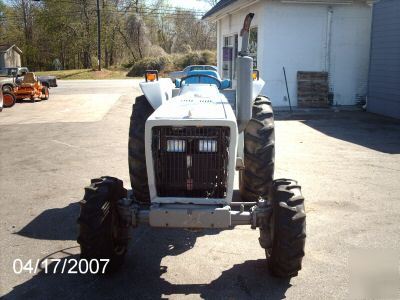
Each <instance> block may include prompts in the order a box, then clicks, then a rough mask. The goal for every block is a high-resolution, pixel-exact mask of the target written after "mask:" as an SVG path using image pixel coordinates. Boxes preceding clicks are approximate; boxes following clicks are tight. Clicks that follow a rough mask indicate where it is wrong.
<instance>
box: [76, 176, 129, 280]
mask: <svg viewBox="0 0 400 300" xmlns="http://www.w3.org/2000/svg"><path fill="white" fill-rule="evenodd" d="M126 196H127V191H126V189H124V187H123V184H122V181H121V180H119V179H117V178H114V177H108V176H104V177H101V178H96V179H92V181H91V185H90V186H88V187H86V188H85V195H84V197H83V200H81V201H80V207H81V212H80V216H79V218H78V224H79V236H78V243H79V244H80V248H81V258H82V259H87V260H92V259H95V260H98V262H99V264H100V268H99V272H102V270H103V267H104V269H105V273H110V272H113V271H116V270H117V269H118V268H119V267H120V266H121V265H122V263H123V261H124V257H125V254H126V251H127V247H128V236H129V227H124V226H123V225H122V223H121V221H120V218H119V215H118V209H117V201H118V199H121V198H124V197H126ZM100 259H109V262H108V264H107V265H105V264H103V263H102V261H100Z"/></svg>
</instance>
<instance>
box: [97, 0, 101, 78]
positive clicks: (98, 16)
mask: <svg viewBox="0 0 400 300" xmlns="http://www.w3.org/2000/svg"><path fill="white" fill-rule="evenodd" d="M99 1H100V0H97V65H98V66H99V71H101V41H100V3H99Z"/></svg>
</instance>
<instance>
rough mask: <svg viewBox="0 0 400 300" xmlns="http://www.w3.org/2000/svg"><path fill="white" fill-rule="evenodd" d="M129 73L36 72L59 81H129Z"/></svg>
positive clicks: (86, 70) (118, 71)
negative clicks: (127, 74)
mask: <svg viewBox="0 0 400 300" xmlns="http://www.w3.org/2000/svg"><path fill="white" fill-rule="evenodd" d="M126 73H127V71H124V70H106V69H103V70H101V71H93V70H91V69H79V70H60V71H41V72H35V74H36V75H53V76H56V77H57V79H66V80H67V79H68V80H70V79H71V80H73V79H128V78H129V77H126Z"/></svg>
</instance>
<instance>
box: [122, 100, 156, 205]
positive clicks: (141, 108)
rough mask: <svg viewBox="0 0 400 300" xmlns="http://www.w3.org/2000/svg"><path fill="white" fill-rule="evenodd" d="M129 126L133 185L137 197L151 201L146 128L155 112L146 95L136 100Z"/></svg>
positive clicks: (140, 199) (145, 201)
mask: <svg viewBox="0 0 400 300" xmlns="http://www.w3.org/2000/svg"><path fill="white" fill-rule="evenodd" d="M132 110H133V111H132V115H131V124H130V128H129V143H128V162H129V175H130V178H131V186H132V190H133V195H134V197H135V199H136V200H137V201H139V202H142V203H150V194H149V184H148V179H147V169H146V154H145V143H144V129H145V124H146V120H147V119H148V118H149V117H150V115H151V114H152V113H153V112H154V109H153V107H152V106H151V105H150V103H149V101H147V99H146V97H145V96H144V95H142V96H139V97H137V98H136V100H135V104H134V105H133V107H132Z"/></svg>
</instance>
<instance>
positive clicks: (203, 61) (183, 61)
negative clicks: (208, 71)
mask: <svg viewBox="0 0 400 300" xmlns="http://www.w3.org/2000/svg"><path fill="white" fill-rule="evenodd" d="M215 64H216V54H215V52H212V51H209V50H203V51H192V52H189V53H187V54H183V55H182V56H181V57H180V59H178V61H177V62H175V65H176V66H177V67H178V68H180V69H183V68H185V67H187V66H189V65H215Z"/></svg>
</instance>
